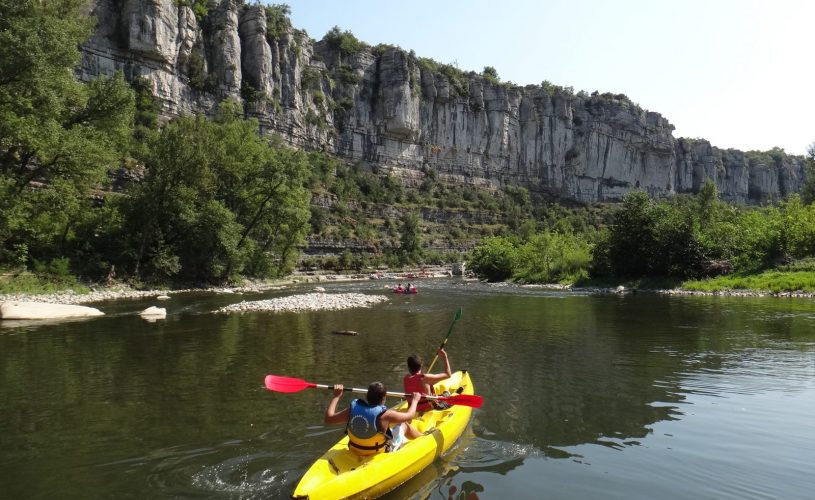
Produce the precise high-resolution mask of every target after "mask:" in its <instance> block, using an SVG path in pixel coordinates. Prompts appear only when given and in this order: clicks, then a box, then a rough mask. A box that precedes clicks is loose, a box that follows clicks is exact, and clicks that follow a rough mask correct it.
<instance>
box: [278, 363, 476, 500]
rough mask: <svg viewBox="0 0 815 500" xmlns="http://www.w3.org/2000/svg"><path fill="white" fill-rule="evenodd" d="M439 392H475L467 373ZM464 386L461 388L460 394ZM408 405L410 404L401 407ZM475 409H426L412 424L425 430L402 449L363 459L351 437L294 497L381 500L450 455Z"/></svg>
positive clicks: (456, 376)
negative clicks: (353, 448) (353, 447)
mask: <svg viewBox="0 0 815 500" xmlns="http://www.w3.org/2000/svg"><path fill="white" fill-rule="evenodd" d="M434 389H435V391H436V394H441V393H443V392H444V391H449V392H450V394H457V393H458V394H473V393H474V389H473V383H472V381H471V380H470V375H469V373H467V372H466V371H458V372H455V373H453V376H452V377H450V378H449V379H447V380H443V381H441V382H439V383H437V384H436V385H435V386H434ZM460 389H461V392H458V391H459V390H460ZM397 408H398V409H400V410H404V409H406V408H407V402H403V403H402V404H401V405H399V406H398V407H397ZM472 411H473V409H472V408H470V407H469V406H463V405H454V406H450V407H449V408H447V409H446V410H432V411H426V412H424V413H420V414H419V416H417V417H416V418H415V419H413V420H412V421H411V424H412V425H413V426H414V427H415V428H416V430H418V431H419V432H421V433H423V435H422V436H420V437H418V438H416V439H412V440H407V441H406V442H405V444H404V445H402V447H401V448H399V449H398V450H396V451H394V452H391V453H380V454H378V455H371V456H367V457H361V456H358V455H356V454H355V453H354V452H352V451H350V450H349V449H348V436H345V437H344V438H342V439H341V440H340V441H339V442H338V443H337V444H335V445H334V446H333V447H332V448H331V449H330V450H328V451H327V452H325V454H324V455H323V456H322V457H320V458H319V459H317V461H316V462H314V464H313V465H312V466H311V467H310V468H309V469H308V471H306V473H305V475H304V476H303V478H302V479H300V482H299V483H298V484H297V488H295V490H294V494H293V495H292V498H300V499H303V498H308V499H310V500H317V499H320V500H322V499H335V498H336V499H340V498H376V497H378V496H380V495H384V494H385V493H387V492H389V491H391V490H392V489H394V488H396V487H397V486H399V485H400V484H402V483H404V482H405V481H407V480H408V479H410V478H411V477H413V476H415V475H416V474H418V473H419V472H420V471H421V470H422V469H424V468H425V467H427V466H428V465H430V464H431V463H433V460H435V459H436V458H437V457H438V456H440V455H442V454H443V453H445V452H446V451H447V450H449V449H450V447H451V446H452V445H453V443H455V442H456V440H457V439H458V438H459V436H460V435H461V434H462V433H463V432H464V429H466V428H467V424H468V423H469V422H470V415H471V414H472Z"/></svg>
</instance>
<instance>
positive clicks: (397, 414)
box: [379, 392, 422, 429]
mask: <svg viewBox="0 0 815 500" xmlns="http://www.w3.org/2000/svg"><path fill="white" fill-rule="evenodd" d="M420 399H422V395H421V394H420V393H418V392H414V393H413V399H411V400H410V406H409V407H408V409H407V410H405V411H396V410H387V411H386V412H385V413H383V414H382V416H381V417H379V421H380V422H382V426H383V427H384V428H385V429H387V428H388V427H390V424H401V423H402V422H410V421H411V420H413V419H414V418H415V417H416V407H417V406H418V405H419V400H420Z"/></svg>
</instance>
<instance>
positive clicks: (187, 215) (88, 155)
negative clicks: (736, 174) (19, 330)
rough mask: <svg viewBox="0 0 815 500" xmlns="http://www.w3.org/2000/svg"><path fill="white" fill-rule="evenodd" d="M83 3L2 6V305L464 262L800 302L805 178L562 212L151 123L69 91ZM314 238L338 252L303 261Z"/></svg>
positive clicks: (133, 85)
mask: <svg viewBox="0 0 815 500" xmlns="http://www.w3.org/2000/svg"><path fill="white" fill-rule="evenodd" d="M86 3H87V2H84V1H81V0H55V1H52V2H37V1H33V0H26V1H17V0H14V1H12V0H0V14H2V15H0V75H1V76H0V269H4V270H5V271H4V275H5V278H0V292H10V291H22V292H37V291H50V290H53V289H59V288H68V287H72V288H75V289H77V288H79V289H81V288H82V287H83V286H84V285H81V284H79V283H78V278H77V277H81V281H83V282H95V281H101V280H104V279H105V278H107V279H113V278H116V279H124V280H127V281H130V282H131V283H133V284H135V285H137V286H138V285H142V284H153V285H155V284H163V285H178V284H189V283H200V284H209V283H223V282H233V281H237V280H239V279H240V278H241V277H249V278H275V277H280V276H283V275H286V274H288V273H290V272H291V271H292V270H293V269H294V268H295V266H296V265H298V264H299V265H300V266H302V267H306V268H311V269H323V270H339V269H356V270H360V271H361V270H364V269H366V268H369V267H379V266H389V267H398V266H406V265H420V264H442V263H449V262H454V261H458V260H462V259H463V258H466V259H467V260H468V261H469V262H470V266H471V268H472V269H473V270H474V271H475V272H476V273H478V275H479V276H481V277H483V278H486V279H489V280H507V279H511V280H515V281H520V282H565V283H577V284H582V283H592V282H593V283H597V282H603V283H615V282H616V283H619V282H621V281H623V282H626V283H632V282H634V283H636V282H642V280H658V281H659V282H660V283H670V284H676V283H680V282H682V281H684V280H691V279H701V278H707V277H712V276H717V275H728V277H727V278H726V279H724V278H719V279H718V281H704V282H698V281H694V282H688V286H690V287H700V288H704V287H708V286H728V287H740V286H749V287H750V288H768V289H775V288H779V289H785V288H787V289H788V288H789V287H795V289H799V288H800V289H803V290H813V289H814V288H813V281H815V279H813V268H815V266H814V265H813V264H812V260H807V259H811V258H814V257H815V207H813V205H812V199H813V194H815V187H813V185H814V184H813V179H815V175H809V176H808V179H809V182H808V184H807V185H806V186H805V190H804V192H803V193H802V194H801V196H800V197H798V196H792V197H790V198H789V199H787V200H785V201H782V202H780V203H779V204H777V205H774V206H764V207H753V208H748V207H737V206H733V205H730V204H727V203H724V202H722V201H721V200H719V199H718V196H717V193H716V189H715V187H714V186H713V184H711V183H708V184H707V185H706V186H705V187H704V188H703V189H702V190H701V192H700V193H699V194H698V195H695V196H690V195H681V196H677V197H675V198H673V199H671V200H668V201H654V200H650V199H649V198H648V197H647V196H646V195H645V194H644V193H641V192H633V193H630V194H629V195H628V196H627V197H626V198H625V200H624V201H623V203H622V204H621V205H619V206H613V205H607V206H603V205H596V206H590V205H573V206H563V205H560V204H558V203H555V202H553V201H552V200H546V199H543V198H541V197H539V196H536V195H532V194H530V193H529V192H528V191H527V190H526V189H524V188H518V187H507V188H505V189H503V190H499V191H496V190H494V189H487V188H479V187H475V186H464V185H451V184H448V183H446V182H445V181H443V180H442V179H440V178H439V177H438V176H437V174H436V173H435V171H434V170H433V169H432V168H429V169H426V170H425V171H424V172H423V178H422V179H420V180H419V181H417V182H415V184H414V183H412V182H405V181H404V179H402V178H401V177H399V176H396V175H393V174H388V173H384V172H378V171H377V170H376V169H373V168H370V167H367V166H366V165H365V164H362V163H360V164H356V165H347V164H345V163H343V162H341V161H339V160H338V159H336V158H334V157H331V156H330V155H327V154H323V153H319V152H304V151H297V150H293V149H290V148H288V147H285V146H284V145H283V144H282V141H280V140H278V139H276V138H274V137H272V138H269V137H263V136H261V135H259V133H258V130H259V127H258V124H257V122H256V121H254V120H252V119H246V118H245V116H246V115H245V112H244V109H243V107H242V105H241V103H238V102H235V101H224V102H222V103H221V104H220V105H219V106H218V109H217V111H216V112H215V113H214V116H212V117H210V118H206V117H203V116H196V117H180V118H177V119H174V120H171V121H169V122H161V121H160V120H159V105H158V103H157V101H156V99H155V98H154V97H153V96H152V94H151V92H150V89H149V85H148V84H147V82H145V81H143V80H140V79H138V78H137V79H135V80H133V81H131V82H126V81H125V79H124V78H123V76H122V75H121V74H120V73H118V74H116V75H115V76H113V77H111V78H101V79H98V80H96V81H93V82H90V83H89V84H83V83H80V82H79V81H77V80H76V78H74V76H73V73H72V71H73V69H74V68H75V67H76V65H77V64H78V62H79V57H80V53H79V51H78V49H77V47H78V46H79V45H80V44H81V43H82V42H83V41H85V40H86V39H87V38H88V37H89V36H90V34H91V33H92V28H93V25H92V20H91V19H89V18H88V17H87V16H86V15H84V10H83V9H84V8H85V6H86ZM196 5H197V3H196ZM337 33H338V32H337V30H336V29H335V30H332V32H329V34H328V35H327V36H328V37H329V38H330V37H332V36H333V37H336V36H338V34H337ZM340 35H341V36H342V37H344V38H343V39H345V38H348V37H351V36H352V35H350V33H349V32H345V33H340ZM426 63H427V64H429V62H426ZM487 73H488V74H490V75H493V76H495V77H496V78H497V75H494V69H492V68H485V74H487ZM756 154H763V153H756ZM813 158H815V150H812V149H811V150H810V154H809V161H810V166H809V169H810V170H809V172H810V174H811V173H812V168H813V167H812V162H813ZM320 242H334V243H335V244H334V248H335V249H336V248H340V249H344V250H341V251H339V252H335V253H334V254H329V252H325V253H326V254H329V255H308V254H307V255H306V256H305V257H301V253H300V252H301V248H303V247H304V246H309V247H317V246H319V245H320ZM779 266H780V267H779ZM771 269H777V270H776V271H773V273H764V274H758V273H761V272H764V271H767V270H771ZM778 273H782V274H778ZM748 276H749V277H751V278H750V279H748V278H747V277H748ZM756 279H758V280H759V281H755V280H756ZM727 280H730V281H727ZM770 280H773V281H772V283H773V284H770ZM711 284H713V285H711ZM717 284H718V285H717Z"/></svg>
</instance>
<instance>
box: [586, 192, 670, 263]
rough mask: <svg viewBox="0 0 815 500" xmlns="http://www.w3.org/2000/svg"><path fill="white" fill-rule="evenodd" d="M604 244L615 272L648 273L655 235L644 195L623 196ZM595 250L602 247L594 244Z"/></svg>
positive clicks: (646, 198)
mask: <svg viewBox="0 0 815 500" xmlns="http://www.w3.org/2000/svg"><path fill="white" fill-rule="evenodd" d="M606 244H607V245H608V249H607V254H608V260H609V263H610V266H611V270H612V272H613V273H614V274H615V275H617V276H621V277H638V276H643V275H646V274H647V273H648V271H649V263H650V258H651V255H652V254H653V252H654V249H655V246H656V237H655V234H654V211H653V206H652V203H651V200H649V199H648V195H647V194H645V193H644V192H642V191H632V192H630V193H628V194H627V195H625V198H623V205H622V207H620V208H619V209H618V210H617V212H616V213H615V214H614V219H613V225H612V227H611V231H610V233H609V238H608V240H606ZM598 251H600V252H602V251H604V249H603V248H599V246H598Z"/></svg>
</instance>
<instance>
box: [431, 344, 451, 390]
mask: <svg viewBox="0 0 815 500" xmlns="http://www.w3.org/2000/svg"><path fill="white" fill-rule="evenodd" d="M437 352H438V353H439V356H441V357H442V359H444V373H425V374H424V379H425V381H426V382H427V383H428V384H429V385H433V384H435V383H436V382H441V381H442V380H446V379H448V378H450V377H452V376H453V370H452V369H451V368H450V359H449V358H448V357H447V353H446V352H445V351H444V349H439V350H438V351H437Z"/></svg>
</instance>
